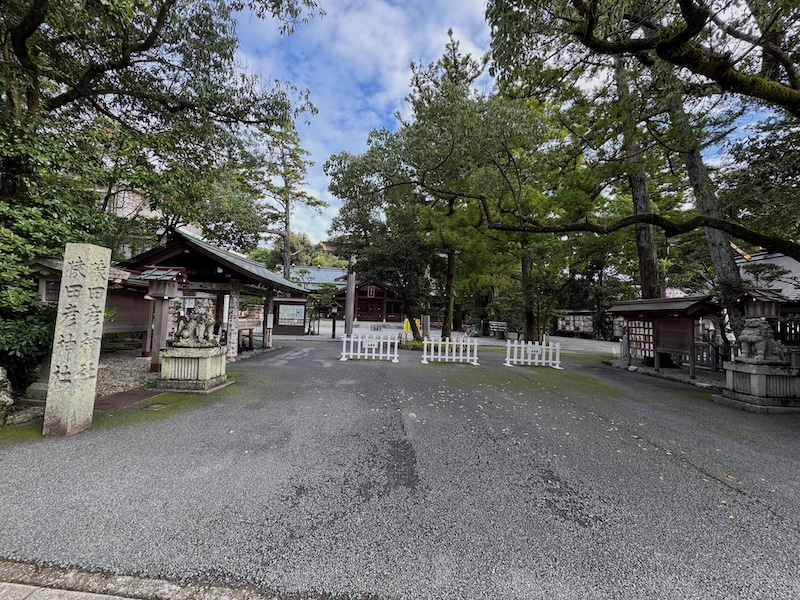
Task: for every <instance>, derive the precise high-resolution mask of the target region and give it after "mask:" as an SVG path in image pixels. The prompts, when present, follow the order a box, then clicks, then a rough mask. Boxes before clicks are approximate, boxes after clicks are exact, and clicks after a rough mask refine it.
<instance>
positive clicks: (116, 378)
mask: <svg viewBox="0 0 800 600" xmlns="http://www.w3.org/2000/svg"><path fill="white" fill-rule="evenodd" d="M141 353H142V352H141V349H139V348H137V349H135V350H115V351H113V352H101V353H100V364H99V367H98V369H97V392H96V394H95V395H96V396H97V397H98V398H103V397H105V396H110V395H111V394H116V393H117V392H125V391H128V390H136V389H140V388H144V387H152V386H154V385H155V384H156V379H158V373H151V372H150V358H147V357H143V356H141Z"/></svg>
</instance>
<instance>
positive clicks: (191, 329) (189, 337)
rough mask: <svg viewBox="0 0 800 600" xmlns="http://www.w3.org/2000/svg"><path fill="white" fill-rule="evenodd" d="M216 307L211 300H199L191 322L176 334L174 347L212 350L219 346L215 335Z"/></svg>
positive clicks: (190, 317)
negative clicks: (211, 348)
mask: <svg viewBox="0 0 800 600" xmlns="http://www.w3.org/2000/svg"><path fill="white" fill-rule="evenodd" d="M214 322H215V319H214V305H213V304H212V302H211V300H198V301H197V304H195V307H194V310H193V311H192V314H191V315H190V316H189V320H188V321H186V322H185V323H184V324H183V325H182V326H181V327H180V328H179V329H178V332H177V333H176V334H175V341H174V342H173V343H172V345H173V346H176V347H178V348H210V347H211V346H218V345H219V341H218V340H217V337H216V336H215V335H214Z"/></svg>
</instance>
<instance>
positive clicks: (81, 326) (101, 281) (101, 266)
mask: <svg viewBox="0 0 800 600" xmlns="http://www.w3.org/2000/svg"><path fill="white" fill-rule="evenodd" d="M110 266H111V250H110V249H108V248H102V247H100V246H94V245H92V244H67V246H66V249H65V251H64V268H63V272H62V277H61V291H60V295H59V298H58V316H57V317H56V330H55V335H54V336H53V353H52V358H51V367H50V380H49V384H48V389H47V404H46V405H45V413H44V428H43V430H42V433H43V435H72V434H73V433H77V432H79V431H83V430H84V429H86V428H87V427H89V426H90V425H91V424H92V411H93V410H94V397H95V392H96V390H97V366H98V363H99V361H100V343H101V341H102V338H103V318H104V314H105V306H106V291H107V288H108V271H109V268H110Z"/></svg>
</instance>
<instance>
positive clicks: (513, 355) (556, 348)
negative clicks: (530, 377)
mask: <svg viewBox="0 0 800 600" xmlns="http://www.w3.org/2000/svg"><path fill="white" fill-rule="evenodd" d="M503 364H504V365H505V366H507V367H513V366H514V365H532V366H534V367H553V368H554V369H560V368H561V344H558V343H553V342H550V343H548V344H540V343H539V342H525V341H522V340H506V361H505V362H504V363H503Z"/></svg>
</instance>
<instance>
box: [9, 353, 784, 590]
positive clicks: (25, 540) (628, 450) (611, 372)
mask: <svg viewBox="0 0 800 600" xmlns="http://www.w3.org/2000/svg"><path fill="white" fill-rule="evenodd" d="M280 343H281V344H282V345H283V348H281V349H277V350H273V351H271V352H268V353H265V354H262V355H260V356H255V357H253V358H250V359H249V360H243V361H238V362H236V363H234V364H232V365H229V367H230V371H231V373H232V376H233V378H234V379H236V381H237V384H236V385H234V386H230V387H228V388H226V389H225V390H223V391H221V392H219V393H217V394H214V395H212V396H209V397H202V398H201V397H197V396H191V395H190V396H180V395H177V394H171V395H165V396H159V397H156V398H153V399H151V400H144V401H143V402H142V403H140V404H138V405H136V406H133V407H130V408H127V409H124V410H120V411H117V412H112V413H110V414H106V413H103V414H98V417H97V418H96V422H95V426H94V427H93V428H92V429H91V430H89V431H87V432H84V433H81V434H79V435H77V436H74V437H72V438H68V439H39V438H36V437H35V435H32V436H31V437H30V438H29V439H28V438H27V437H26V433H25V429H24V428H22V429H17V430H15V431H13V432H12V434H11V435H9V434H5V437H4V438H0V470H2V477H0V498H2V510H0V558H4V559H6V561H9V562H7V563H6V564H7V565H13V564H15V561H21V562H23V563H26V564H29V565H30V564H34V565H49V566H51V567H54V568H79V569H82V570H85V571H89V572H94V573H105V574H123V575H127V576H140V577H146V578H151V579H154V580H165V581H168V582H177V583H186V584H189V583H196V584H208V585H217V586H228V587H229V588H234V589H244V590H250V591H252V592H257V593H262V594H272V595H275V596H278V597H280V598H325V599H331V598H336V599H338V598H341V599H345V598H376V599H380V600H389V599H392V600H394V599H401V598H414V599H425V598H463V599H467V600H469V599H478V598H481V599H483V598H499V599H505V598H508V599H511V598H549V599H568V598H576V599H578V598H580V599H593V598H645V597H648V598H650V597H653V598H655V597H657V598H662V599H669V598H674V599H678V598H680V599H687V598H698V599H699V598H703V599H707V598H720V599H721V598H725V599H750V598H752V599H756V598H759V599H760V598H774V599H787V600H788V599H790V598H792V599H794V598H797V597H799V596H800V573H798V569H797V564H798V563H797V547H798V544H799V543H800V515H798V511H797V506H798V505H797V498H798V497H800V468H798V467H800V417H798V416H796V415H795V416H776V415H754V414H750V413H744V412H740V411H736V410H734V409H730V408H727V407H723V406H720V405H716V404H713V403H711V402H710V401H709V397H710V394H709V393H707V392H705V391H703V390H700V389H698V388H695V387H692V386H687V385H684V384H680V383H677V382H672V381H665V380H660V379H655V378H652V377H647V376H645V375H641V374H638V373H630V372H627V371H624V370H621V369H614V368H611V367H608V366H606V365H603V364H601V363H600V355H584V356H581V357H579V356H577V355H568V356H566V357H565V361H564V366H565V367H566V368H565V370H563V371H556V370H553V369H534V368H522V367H515V368H507V367H503V366H502V365H501V363H502V360H503V357H504V354H503V353H502V352H501V350H500V349H499V348H498V349H494V350H486V351H485V352H484V353H482V355H481V366H479V367H473V366H469V365H452V364H448V365H421V364H420V363H419V356H420V355H419V353H414V352H410V351H408V352H403V353H402V354H401V363H400V364H391V363H376V362H363V361H348V362H339V361H338V360H337V359H338V354H339V350H340V347H339V346H338V345H337V344H333V343H324V342H319V341H311V340H302V341H288V340H282V341H280ZM153 405H154V406H153ZM0 567H2V565H1V564H0ZM30 568H33V567H30ZM12 570H13V569H9V570H8V571H7V572H11V571H12ZM2 574H3V569H2V568H0V575H2ZM5 577H6V579H8V578H9V577H8V576H5ZM131 589H134V590H135V586H134V585H133V584H132V587H131ZM90 591H97V590H96V589H93V590H90ZM122 591H124V590H122ZM109 593H119V594H120V595H128V594H125V593H121V591H120V590H119V589H118V588H116V589H114V590H113V591H110V592H109ZM130 595H133V596H135V595H136V594H133V593H131V594H130ZM140 597H145V596H144V595H140ZM152 597H155V596H152ZM164 597H169V596H164ZM220 597H221V595H220Z"/></svg>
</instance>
